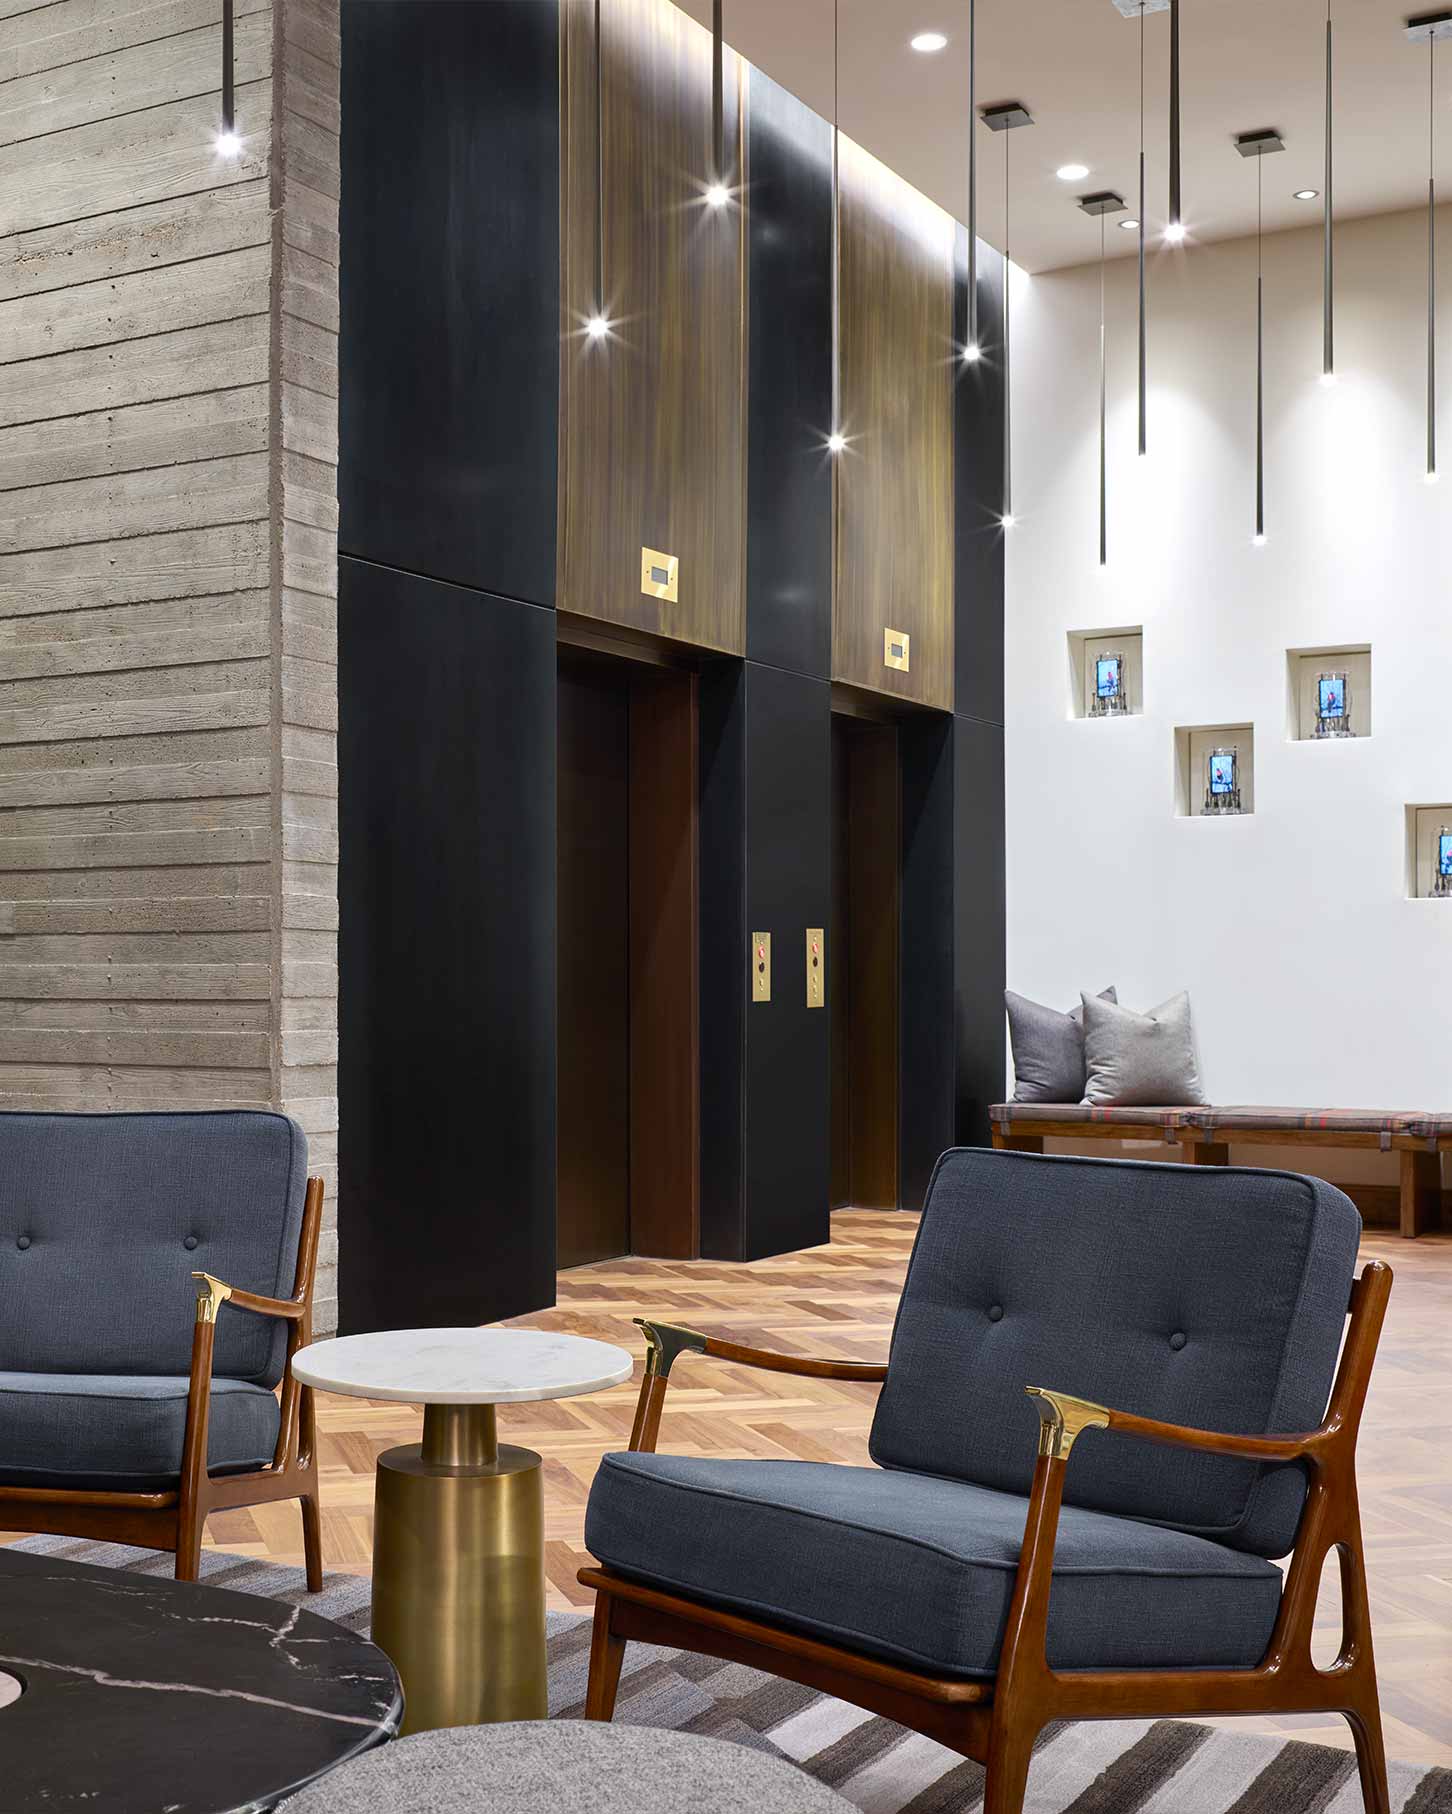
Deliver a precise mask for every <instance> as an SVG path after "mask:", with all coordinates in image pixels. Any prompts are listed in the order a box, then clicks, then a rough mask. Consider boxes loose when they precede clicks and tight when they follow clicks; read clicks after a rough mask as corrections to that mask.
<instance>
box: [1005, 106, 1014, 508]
mask: <svg viewBox="0 0 1452 1814" xmlns="http://www.w3.org/2000/svg"><path fill="white" fill-rule="evenodd" d="M1012 142H1013V132H1012V130H1011V129H1006V130H1005V131H1004V134H1003V521H1004V525H1005V527H1007V525H1008V523H1009V521H1010V520H1011V518H1012V516H1013V401H1012V397H1011V395H1010V391H1009V378H1010V372H1011V370H1012V366H1011V354H1010V350H1009V347H1010V342H1009V319H1010V315H1011V312H1012V311H1011V304H1010V300H1009V289H1010V286H1011V285H1012V282H1013V267H1012V265H1011V264H1010V262H1009V250H1008V248H1009V239H1010V232H1009V227H1010V220H1009V146H1010V145H1011V144H1012Z"/></svg>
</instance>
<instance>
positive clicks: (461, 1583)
mask: <svg viewBox="0 0 1452 1814" xmlns="http://www.w3.org/2000/svg"><path fill="white" fill-rule="evenodd" d="M292 1370H293V1375H294V1377H295V1378H296V1379H298V1380H300V1381H301V1382H302V1384H303V1385H306V1386H313V1387H316V1388H317V1390H319V1391H321V1392H341V1393H344V1394H346V1395H348V1396H350V1397H353V1398H379V1399H395V1400H401V1401H402V1402H403V1403H405V1404H415V1405H418V1404H421V1405H422V1406H423V1407H424V1426H423V1441H422V1442H421V1443H409V1444H406V1445H405V1446H403V1447H401V1448H397V1449H389V1450H387V1451H386V1452H385V1453H384V1454H382V1455H380V1456H379V1457H378V1476H377V1484H376V1488H375V1493H374V1527H373V1641H374V1643H375V1644H377V1645H378V1646H379V1648H380V1649H381V1650H383V1651H385V1652H386V1653H387V1654H388V1656H389V1657H390V1658H392V1660H393V1663H394V1665H395V1667H396V1668H397V1670H398V1673H399V1675H400V1677H401V1678H402V1681H403V1692H404V1723H403V1730H404V1731H405V1732H425V1731H430V1730H432V1729H434V1728H435V1727H439V1726H465V1725H474V1724H477V1723H480V1722H483V1721H493V1720H533V1719H543V1718H544V1717H545V1715H546V1712H547V1711H548V1709H547V1702H546V1670H545V1619H544V1610H545V1609H544V1494H543V1490H542V1477H541V1470H540V1458H539V1456H538V1455H536V1454H535V1452H534V1451H533V1450H532V1449H520V1448H514V1447H512V1446H511V1445H509V1444H507V1443H506V1444H503V1445H501V1444H500V1442H499V1438H498V1433H497V1430H496V1426H495V1415H494V1407H495V1406H496V1405H503V1404H519V1403H523V1402H525V1401H528V1400H537V1399H544V1398H573V1397H576V1396H578V1395H579V1394H580V1393H583V1392H598V1391H600V1390H602V1389H603V1388H604V1387H606V1386H616V1385H619V1384H620V1383H621V1381H622V1380H627V1379H629V1378H630V1375H631V1371H632V1362H631V1357H630V1355H629V1354H628V1353H627V1352H626V1351H625V1349H623V1348H615V1347H612V1346H610V1344H609V1343H607V1342H594V1341H588V1340H586V1339H585V1338H584V1337H583V1336H577V1335H555V1334H553V1333H550V1332H548V1331H544V1330H535V1329H391V1330H384V1331H381V1332H380V1333H378V1334H376V1335H345V1336H341V1337H339V1338H338V1339H337V1340H336V1341H330V1342H315V1343H313V1344H312V1345H311V1346H310V1347H307V1348H302V1349H299V1351H298V1352H297V1354H295V1355H294V1356H293V1363H292Z"/></svg>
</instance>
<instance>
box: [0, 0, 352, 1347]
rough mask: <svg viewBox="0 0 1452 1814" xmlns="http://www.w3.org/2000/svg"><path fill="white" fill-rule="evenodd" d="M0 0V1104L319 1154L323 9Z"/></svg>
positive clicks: (326, 514)
mask: <svg viewBox="0 0 1452 1814" xmlns="http://www.w3.org/2000/svg"><path fill="white" fill-rule="evenodd" d="M236 10H237V21H236V80H237V124H238V130H239V131H240V133H241V135H242V141H243V144H242V152H241V155H240V156H239V157H235V158H232V159H226V158H223V157H220V156H218V154H217V152H216V150H215V147H214V143H213V140H214V135H215V132H216V128H217V124H218V119H219V115H220V96H219V86H220V72H221V0H51V3H50V4H41V5H37V4H35V0H0V234H3V236H4V237H0V1106H3V1107H5V1108H22V1107H36V1108H61V1109H126V1108H150V1107H163V1106H172V1107H191V1108H201V1107H211V1106H218V1105H265V1104H272V1105H275V1106H278V1107H281V1108H284V1109H286V1110H287V1111H288V1112H289V1113H291V1114H293V1115H295V1116H296V1117H297V1118H298V1120H299V1121H301V1123H302V1124H303V1126H304V1127H305V1128H306V1129H307V1132H308V1136H309V1140H310V1143H311V1147H312V1155H313V1169H314V1170H316V1171H321V1172H323V1173H324V1174H325V1175H326V1176H327V1179H328V1186H329V1189H328V1197H329V1214H328V1224H327V1226H328V1229H329V1232H328V1233H327V1234H326V1235H325V1236H324V1247H323V1256H322V1257H323V1267H322V1271H321V1274H320V1278H319V1284H318V1309H319V1314H318V1325H319V1326H320V1327H322V1328H327V1327H330V1326H331V1323H332V1320H333V1316H334V1299H335V1284H334V1280H335V1277H336V1258H335V1237H334V1235H333V1234H332V1232H331V1229H332V1224H333V1203H334V1200H335V1197H336V1176H335V1172H336V1151H337V1082H336V1059H337V954H336V925H337V860H338V852H337V814H336V800H337V766H336V750H335V732H336V723H337V686H336V643H337V628H336V590H337V588H336V527H337V506H336V484H335V478H336V464H337V317H338V291H337V265H338V236H337V207H338V187H339V178H338V168H339V166H338V126H339V119H338V0H276V4H275V5H273V6H270V7H269V6H267V5H265V4H258V3H257V0H237V7H236Z"/></svg>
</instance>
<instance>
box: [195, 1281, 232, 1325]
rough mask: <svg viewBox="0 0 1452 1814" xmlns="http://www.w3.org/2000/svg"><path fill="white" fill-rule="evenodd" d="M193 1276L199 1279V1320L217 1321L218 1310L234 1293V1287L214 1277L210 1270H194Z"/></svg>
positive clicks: (206, 1321)
mask: <svg viewBox="0 0 1452 1814" xmlns="http://www.w3.org/2000/svg"><path fill="white" fill-rule="evenodd" d="M192 1277H193V1278H194V1279H196V1280H197V1281H198V1284H197V1321H198V1322H199V1323H215V1322H216V1320H217V1312H218V1310H219V1309H220V1308H221V1307H222V1305H223V1304H225V1303H226V1301H227V1299H228V1298H229V1297H231V1295H232V1287H231V1286H230V1285H228V1284H225V1283H224V1282H223V1281H222V1280H221V1279H218V1278H214V1277H213V1276H212V1274H211V1273H210V1272H194V1273H193V1274H192Z"/></svg>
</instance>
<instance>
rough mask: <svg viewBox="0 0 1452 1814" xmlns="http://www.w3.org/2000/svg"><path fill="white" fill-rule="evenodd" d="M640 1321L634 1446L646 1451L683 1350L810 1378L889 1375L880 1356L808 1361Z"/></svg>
mask: <svg viewBox="0 0 1452 1814" xmlns="http://www.w3.org/2000/svg"><path fill="white" fill-rule="evenodd" d="M635 1321H636V1323H637V1325H638V1326H639V1327H640V1328H641V1329H643V1330H644V1331H645V1339H646V1343H647V1345H648V1352H647V1354H646V1357H645V1377H644V1378H643V1379H642V1380H641V1382H640V1400H639V1402H638V1404H637V1405H636V1407H635V1424H634V1427H633V1428H632V1430H631V1432H630V1446H631V1448H632V1449H633V1450H636V1451H637V1452H640V1453H644V1454H651V1453H653V1452H654V1449H655V1439H656V1436H657V1435H658V1433H659V1431H660V1413H661V1406H662V1405H663V1404H664V1402H665V1395H666V1387H667V1386H668V1385H669V1384H670V1372H671V1368H672V1367H673V1366H674V1365H675V1363H676V1359H677V1357H678V1356H680V1355H682V1354H688V1353H689V1354H709V1355H710V1356H712V1358H713V1359H715V1360H724V1361H734V1362H736V1363H737V1364H738V1365H740V1366H743V1367H762V1368H765V1369H766V1371H767V1372H769V1373H795V1374H798V1375H800V1376H802V1377H805V1378H808V1379H858V1380H867V1381H871V1382H881V1381H882V1380H884V1379H886V1378H887V1368H886V1367H885V1366H882V1365H880V1364H879V1363H878V1362H875V1361H835V1360H803V1359H800V1358H799V1357H798V1356H796V1355H794V1354H771V1353H769V1352H768V1351H767V1350H766V1349H764V1348H742V1347H740V1346H738V1344H737V1343H735V1342H722V1341H718V1340H717V1339H716V1337H715V1336H714V1335H702V1334H701V1333H700V1331H699V1330H697V1329H682V1328H680V1327H679V1326H678V1325H677V1324H675V1323H652V1322H648V1321H647V1320H646V1319H645V1318H644V1317H643V1316H638V1317H636V1319H635Z"/></svg>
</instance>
